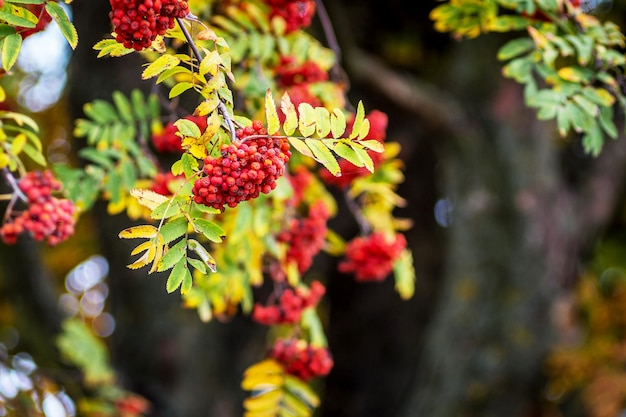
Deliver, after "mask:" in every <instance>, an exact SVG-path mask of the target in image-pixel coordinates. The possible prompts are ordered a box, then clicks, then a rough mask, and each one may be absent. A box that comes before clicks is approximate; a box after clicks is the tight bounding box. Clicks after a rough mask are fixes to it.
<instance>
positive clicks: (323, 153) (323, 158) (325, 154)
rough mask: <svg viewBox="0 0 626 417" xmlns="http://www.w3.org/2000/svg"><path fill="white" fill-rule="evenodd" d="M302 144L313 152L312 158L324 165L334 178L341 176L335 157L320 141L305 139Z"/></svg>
mask: <svg viewBox="0 0 626 417" xmlns="http://www.w3.org/2000/svg"><path fill="white" fill-rule="evenodd" d="M304 142H305V143H306V144H307V146H308V147H309V149H311V151H312V152H313V156H314V158H315V160H316V161H317V162H319V163H320V164H322V165H324V166H325V167H326V169H328V170H329V171H330V173H331V174H333V175H334V176H336V177H337V176H340V175H341V167H339V163H338V162H337V159H336V158H335V155H333V153H332V152H331V151H330V150H329V149H328V147H327V146H326V144H325V143H324V142H323V141H322V140H320V139H305V140H304Z"/></svg>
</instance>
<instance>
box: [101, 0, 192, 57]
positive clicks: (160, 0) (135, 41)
mask: <svg viewBox="0 0 626 417" xmlns="http://www.w3.org/2000/svg"><path fill="white" fill-rule="evenodd" d="M109 2H110V3H111V12H110V13H109V17H110V19H111V24H112V25H113V30H114V31H115V33H116V38H115V40H116V41H117V42H119V43H121V44H123V45H124V47H125V48H129V49H130V48H132V49H135V50H136V51H141V50H142V49H145V48H148V47H149V46H150V45H151V44H152V41H154V39H155V38H156V37H157V35H163V34H165V32H166V31H167V30H168V29H172V28H173V27H174V25H175V22H176V18H183V17H185V16H187V15H188V14H189V5H188V4H187V1H186V0H109Z"/></svg>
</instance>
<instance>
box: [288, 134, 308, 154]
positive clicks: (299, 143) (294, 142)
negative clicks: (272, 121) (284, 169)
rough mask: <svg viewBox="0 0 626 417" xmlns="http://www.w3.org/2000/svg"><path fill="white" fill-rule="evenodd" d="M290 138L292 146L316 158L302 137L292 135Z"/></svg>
mask: <svg viewBox="0 0 626 417" xmlns="http://www.w3.org/2000/svg"><path fill="white" fill-rule="evenodd" d="M288 140H289V143H290V144H291V146H293V147H294V148H295V150H296V151H298V152H300V153H301V154H302V155H304V156H308V157H309V158H313V159H315V156H313V152H311V150H310V149H309V147H308V146H307V145H306V144H305V143H304V141H303V140H302V139H298V138H292V137H290V138H288Z"/></svg>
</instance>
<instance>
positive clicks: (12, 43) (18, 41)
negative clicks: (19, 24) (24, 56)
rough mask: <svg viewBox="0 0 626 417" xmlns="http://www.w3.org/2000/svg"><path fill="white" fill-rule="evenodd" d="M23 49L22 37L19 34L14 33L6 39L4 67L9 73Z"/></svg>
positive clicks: (3, 57)
mask: <svg viewBox="0 0 626 417" xmlns="http://www.w3.org/2000/svg"><path fill="white" fill-rule="evenodd" d="M21 49H22V37H21V36H20V35H19V34H17V33H12V34H10V35H8V36H7V37H5V38H4V41H3V42H2V66H3V68H4V69H5V70H6V71H9V70H10V69H11V68H12V67H13V65H14V64H15V61H17V57H18V55H19V54H20V51H21Z"/></svg>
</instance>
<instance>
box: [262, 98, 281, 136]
mask: <svg viewBox="0 0 626 417" xmlns="http://www.w3.org/2000/svg"><path fill="white" fill-rule="evenodd" d="M265 120H267V133H268V134H269V135H275V134H276V133H277V132H278V130H279V129H280V120H279V119H278V112H277V111H276V103H275V102H274V97H272V93H271V91H270V90H269V89H268V90H267V92H266V93H265Z"/></svg>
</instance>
